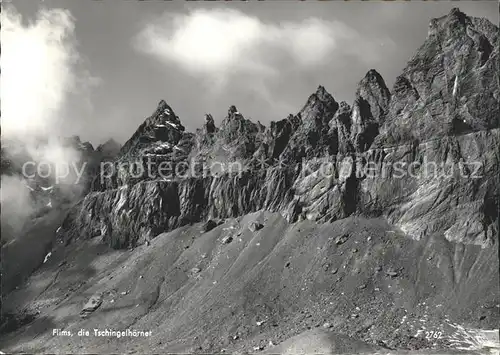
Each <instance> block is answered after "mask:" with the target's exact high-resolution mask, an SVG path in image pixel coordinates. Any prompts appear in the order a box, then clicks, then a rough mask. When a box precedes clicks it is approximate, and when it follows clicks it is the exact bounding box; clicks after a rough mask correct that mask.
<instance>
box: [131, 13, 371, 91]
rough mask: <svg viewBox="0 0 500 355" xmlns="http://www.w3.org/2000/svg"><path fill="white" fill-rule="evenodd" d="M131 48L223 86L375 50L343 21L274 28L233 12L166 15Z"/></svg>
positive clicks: (310, 21)
mask: <svg viewBox="0 0 500 355" xmlns="http://www.w3.org/2000/svg"><path fill="white" fill-rule="evenodd" d="M133 44H134V47H135V48H136V49H137V50H139V51H140V52H143V53H146V54H148V55H151V56H152V57H154V58H156V59H157V60H159V61H161V62H163V63H173V64H176V65H178V66H179V67H180V68H182V69H183V70H185V71H187V72H188V73H189V74H191V75H197V76H201V77H204V78H207V79H210V80H211V81H214V80H215V81H216V82H217V83H218V84H220V85H223V84H224V83H226V82H227V80H228V79H229V78H231V77H232V76H235V75H241V74H244V75H245V78H246V79H248V80H251V81H262V80H265V79H266V78H272V77H273V76H275V75H277V74H279V73H280V72H281V71H282V70H283V68H285V67H292V68H294V67H297V66H299V68H300V69H302V70H307V69H314V68H316V67H317V66H318V65H321V64H324V63H328V61H330V60H332V59H333V57H334V55H335V54H338V55H346V54H348V55H349V54H351V55H357V53H358V52H361V48H360V47H362V52H363V55H359V57H360V59H361V60H363V59H364V58H366V57H365V56H366V55H367V53H366V52H369V51H370V48H373V45H371V44H370V41H369V40H364V39H362V36H360V35H359V34H358V33H357V32H356V31H355V30H354V29H352V28H350V27H348V26H347V25H345V24H343V23H342V22H339V21H325V20H321V19H318V18H309V19H305V20H303V21H300V22H281V23H277V24H271V23H264V22H262V21H261V20H260V19H259V18H257V17H253V16H249V15H247V14H244V13H242V12H240V11H236V10H232V9H212V10H206V9H197V10H194V11H192V12H189V13H188V14H173V13H166V14H163V15H161V16H159V17H158V18H157V19H156V20H154V21H152V22H151V23H149V24H147V25H146V26H144V28H143V29H142V31H141V32H140V33H139V34H138V35H137V36H136V38H134V43H133ZM339 51H342V53H339ZM240 78H241V76H240Z"/></svg>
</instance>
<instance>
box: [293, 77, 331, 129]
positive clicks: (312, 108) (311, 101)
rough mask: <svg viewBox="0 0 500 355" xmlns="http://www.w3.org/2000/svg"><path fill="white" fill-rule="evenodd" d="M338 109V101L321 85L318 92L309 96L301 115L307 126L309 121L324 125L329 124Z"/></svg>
mask: <svg viewBox="0 0 500 355" xmlns="http://www.w3.org/2000/svg"><path fill="white" fill-rule="evenodd" d="M337 109H338V103H337V101H335V99H334V98H333V96H332V95H331V94H330V93H329V92H328V91H326V89H325V87H324V86H322V85H320V86H318V89H317V90H316V92H315V93H313V94H312V95H311V96H309V98H308V99H307V102H306V104H305V105H304V107H303V108H302V110H300V112H299V115H300V117H301V119H302V120H303V122H304V123H305V124H306V125H307V122H308V121H315V122H316V123H317V124H320V125H323V124H328V122H329V121H330V120H331V119H332V117H333V115H334V114H335V112H336V111H337Z"/></svg>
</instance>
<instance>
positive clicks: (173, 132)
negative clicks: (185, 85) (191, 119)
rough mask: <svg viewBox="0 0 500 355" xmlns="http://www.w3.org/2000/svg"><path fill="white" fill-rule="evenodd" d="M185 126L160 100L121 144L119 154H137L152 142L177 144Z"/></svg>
mask: <svg viewBox="0 0 500 355" xmlns="http://www.w3.org/2000/svg"><path fill="white" fill-rule="evenodd" d="M184 130H185V128H184V126H183V125H182V123H181V121H180V119H179V117H178V116H177V115H176V114H175V112H174V110H173V109H172V108H171V107H170V106H169V105H168V104H167V103H166V102H165V101H164V100H161V101H160V102H159V103H158V106H157V108H156V110H155V112H154V113H153V114H152V115H151V116H150V117H148V118H146V120H145V121H144V123H143V124H142V125H140V126H139V128H138V129H137V130H136V131H135V133H134V134H133V135H132V137H131V138H130V139H129V140H128V141H127V142H126V143H125V144H124V145H123V147H122V149H121V151H120V155H121V156H123V155H135V154H139V152H140V151H141V150H142V148H143V147H145V146H147V145H148V144H151V143H153V142H166V143H168V144H171V145H175V144H177V142H178V141H179V140H180V139H181V137H182V135H183V132H184Z"/></svg>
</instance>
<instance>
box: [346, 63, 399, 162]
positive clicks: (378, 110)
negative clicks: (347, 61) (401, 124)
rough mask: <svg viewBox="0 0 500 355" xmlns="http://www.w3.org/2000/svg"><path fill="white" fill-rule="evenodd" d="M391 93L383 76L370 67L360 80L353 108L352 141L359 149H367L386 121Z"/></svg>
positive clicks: (361, 150)
mask: <svg viewBox="0 0 500 355" xmlns="http://www.w3.org/2000/svg"><path fill="white" fill-rule="evenodd" d="M390 99H391V93H390V92H389V89H388V88H387V86H386V84H385V81H384V79H383V78H382V76H381V75H380V74H379V73H378V72H377V71H376V70H375V69H370V70H369V71H368V72H367V73H366V75H365V76H364V78H363V79H362V80H361V81H360V82H359V84H358V88H357V90H356V98H355V100H354V105H353V108H352V115H351V121H352V127H351V132H350V136H351V141H352V143H353V146H354V147H355V149H356V150H357V151H360V152H363V151H365V150H367V149H368V148H369V147H370V146H371V144H372V142H373V140H374V139H375V137H376V136H377V134H378V133H379V126H380V124H381V123H382V122H383V121H384V119H385V116H386V114H387V111H388V108H389V102H390Z"/></svg>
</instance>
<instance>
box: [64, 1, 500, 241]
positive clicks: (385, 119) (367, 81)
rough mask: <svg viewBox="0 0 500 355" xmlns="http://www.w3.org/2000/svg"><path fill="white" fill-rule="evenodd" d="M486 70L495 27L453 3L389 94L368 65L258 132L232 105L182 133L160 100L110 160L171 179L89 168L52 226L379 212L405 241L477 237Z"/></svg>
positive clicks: (493, 52) (490, 177) (494, 182)
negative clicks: (348, 82) (348, 97)
mask: <svg viewBox="0 0 500 355" xmlns="http://www.w3.org/2000/svg"><path fill="white" fill-rule="evenodd" d="M497 68H498V28H497V27H496V26H494V25H492V24H491V23H490V22H488V21H487V20H484V19H477V18H471V17H467V16H465V15H464V14H463V13H461V12H460V11H458V10H453V11H452V12H451V13H450V14H449V15H447V16H445V17H442V18H439V19H435V20H432V22H431V25H430V29H429V35H428V38H427V39H426V41H425V42H424V44H423V45H422V46H421V47H420V48H419V49H418V51H417V52H416V54H415V55H414V57H413V58H412V59H411V60H410V61H409V63H408V65H407V67H406V68H405V69H404V70H403V72H402V74H401V75H400V76H399V77H398V78H397V80H396V82H395V85H394V87H393V89H392V93H391V92H390V91H389V89H388V88H387V87H386V84H385V82H384V80H383V78H382V77H381V75H380V74H379V73H377V72H376V71H375V70H373V69H372V70H370V71H368V73H367V74H366V76H365V77H364V78H363V79H362V80H361V81H360V83H359V85H358V89H357V91H356V95H355V100H354V103H353V104H352V106H350V105H349V104H347V103H345V102H341V103H340V104H339V103H338V102H337V101H336V100H335V99H334V98H333V97H332V96H331V95H330V94H329V93H328V92H327V91H326V89H325V88H324V87H322V86H320V87H319V88H318V89H317V91H316V92H315V93H314V94H312V95H311V96H310V97H309V99H308V100H307V102H306V104H305V106H304V107H303V108H302V109H301V110H300V112H298V113H297V114H296V115H290V116H289V117H287V118H285V119H283V120H280V121H277V122H271V124H270V125H269V126H268V127H264V126H263V125H261V124H260V123H259V122H257V123H254V122H251V121H250V120H248V119H246V118H245V117H244V116H243V115H242V114H241V113H240V112H239V111H238V109H237V108H236V107H235V106H231V107H230V108H229V110H228V114H227V116H226V117H225V118H224V120H223V121H222V123H221V125H220V127H216V126H215V123H214V119H213V117H212V116H210V115H207V116H206V118H205V122H204V126H203V128H202V129H200V130H197V132H195V133H194V134H191V133H187V132H185V131H184V127H183V126H182V124H181V123H180V121H179V118H178V117H177V116H176V115H175V113H174V111H173V110H172V108H170V107H169V106H168V105H167V104H166V103H165V102H164V101H161V102H160V104H159V106H158V108H157V110H156V111H155V113H154V114H153V115H152V116H151V117H150V118H148V119H146V121H145V122H144V123H143V124H142V125H141V126H140V127H139V128H138V130H137V132H136V133H135V134H134V135H133V136H132V138H131V139H130V140H129V141H128V142H127V143H126V144H125V145H124V147H123V148H122V149H121V151H120V153H119V157H118V159H117V160H116V161H115V164H118V163H130V162H133V161H134V162H138V165H139V166H141V167H142V168H145V167H147V166H148V164H150V163H151V161H152V162H154V163H155V164H161V163H162V162H164V163H168V164H170V165H171V167H172V168H173V169H175V168H176V167H177V168H178V169H177V170H176V174H174V175H173V176H168V177H165V176H163V177H158V176H151V175H149V174H146V173H142V174H134V173H133V172H131V171H130V170H127V169H122V170H116V171H113V172H109V171H104V172H101V176H98V179H96V180H100V181H98V182H95V183H94V185H93V192H92V193H90V194H89V195H87V196H86V197H85V199H84V200H83V201H82V202H81V203H80V204H79V205H78V206H76V207H75V208H74V209H73V210H72V211H71V213H70V214H69V216H68V218H67V219H66V221H65V223H64V225H63V229H62V231H61V233H62V234H64V235H65V236H66V237H67V238H68V239H72V238H78V237H81V236H86V237H92V236H95V235H102V236H103V238H104V239H105V240H107V241H108V242H109V243H110V245H112V246H113V247H116V248H121V247H126V246H130V245H135V244H137V243H141V242H142V241H144V240H148V239H149V238H153V237H155V235H157V234H159V233H160V232H163V231H165V230H170V229H173V228H176V227H179V226H182V225H185V224H189V223H193V222H197V221H203V220H206V219H208V218H226V217H236V216H241V215H244V214H246V213H250V212H253V211H257V210H261V209H265V210H269V211H275V212H280V213H281V214H282V215H284V216H285V217H286V218H287V219H288V220H289V221H296V220H299V219H309V220H314V221H318V222H326V221H332V220H337V219H341V218H345V217H347V216H350V215H353V214H362V215H367V216H383V217H385V218H386V219H387V220H389V221H390V222H391V223H393V224H395V225H396V226H398V227H400V228H401V230H402V231H404V232H405V233H407V235H409V236H411V237H413V238H415V239H419V238H421V237H423V236H424V235H429V234H434V233H437V234H442V235H444V236H445V237H446V238H447V239H448V240H454V241H460V242H463V243H471V244H480V245H483V246H485V245H488V244H490V243H492V242H493V241H494V240H495V238H496V233H497V225H496V213H495V212H494V211H493V210H494V209H495V207H494V206H496V204H497V202H496V201H498V196H499V192H498V186H499V183H500V181H499V178H498V176H499V163H500V162H499V155H498V151H499V147H500V138H499V132H500V130H499V122H498V114H499V112H498V97H499V88H498V82H497V76H498V69H497ZM193 162H195V165H196V166H195V167H194V168H192V166H191V165H192V164H193ZM216 163H217V164H218V165H217V164H216ZM229 163H238V164H239V165H238V166H237V169H236V170H231V169H227V164H229ZM225 164H226V165H225ZM216 165H217V166H218V168H215V170H214V166H216ZM143 170H144V169H143ZM145 170H147V169H145ZM101 226H107V227H106V228H102V227H101Z"/></svg>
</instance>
